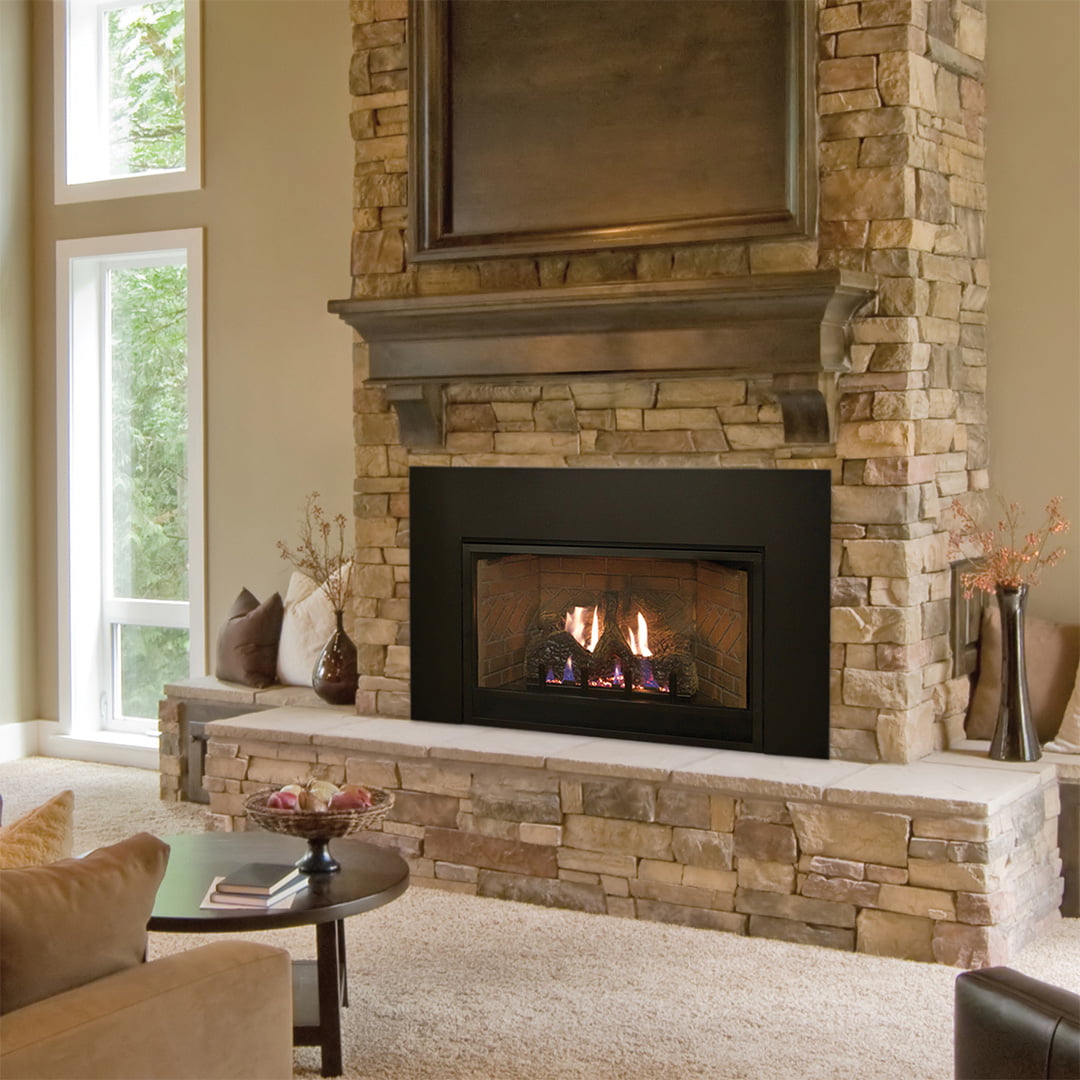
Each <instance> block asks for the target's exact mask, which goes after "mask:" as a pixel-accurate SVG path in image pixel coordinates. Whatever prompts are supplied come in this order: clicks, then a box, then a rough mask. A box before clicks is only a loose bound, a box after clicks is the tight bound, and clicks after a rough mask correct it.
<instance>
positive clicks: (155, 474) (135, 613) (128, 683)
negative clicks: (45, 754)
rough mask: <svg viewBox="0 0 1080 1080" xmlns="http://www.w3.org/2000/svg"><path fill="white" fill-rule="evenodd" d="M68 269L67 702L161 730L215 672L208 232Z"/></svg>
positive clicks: (73, 722)
mask: <svg viewBox="0 0 1080 1080" xmlns="http://www.w3.org/2000/svg"><path fill="white" fill-rule="evenodd" d="M57 276H58V280H57V295H58V301H59V303H58V311H59V326H58V331H59V333H58V341H59V343H60V348H59V349H58V355H59V357H60V370H59V372H58V387H59V391H60V416H59V430H60V432H61V453H60V469H61V476H60V483H59V490H60V493H61V494H60V498H61V506H60V522H61V534H62V535H61V544H60V550H61V555H60V559H61V566H60V582H61V596H62V597H63V601H62V604H63V605H64V606H66V612H63V613H62V614H64V615H66V619H65V620H64V621H65V622H66V625H67V635H66V644H67V654H68V655H67V656H66V657H64V658H62V673H61V678H62V690H63V691H64V692H63V694H62V698H64V699H66V701H65V702H64V704H63V705H62V708H63V709H65V711H66V719H67V722H68V730H69V731H70V732H71V733H72V734H81V735H86V734H88V733H92V732H94V731H99V730H112V731H127V732H137V733H144V734H151V733H153V732H154V731H155V730H156V727H157V705H158V700H159V699H160V697H161V692H162V687H163V686H164V685H165V683H167V682H172V681H175V680H177V679H182V678H187V677H188V676H189V675H198V674H202V673H203V670H204V666H205V648H204V642H203V636H204V635H203V631H202V626H203V608H204V604H203V596H204V584H203V578H204V573H203V562H204V560H203V551H202V536H203V459H202V230H200V229H184V230H178V231H174V232H161V233H144V234H141V235H133V236H115V237H104V238H98V239H89V240H65V241H61V242H60V243H59V244H58V245H57ZM65 438H66V445H64V442H65ZM65 676H66V685H65Z"/></svg>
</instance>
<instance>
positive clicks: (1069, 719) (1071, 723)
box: [1046, 671, 1080, 754]
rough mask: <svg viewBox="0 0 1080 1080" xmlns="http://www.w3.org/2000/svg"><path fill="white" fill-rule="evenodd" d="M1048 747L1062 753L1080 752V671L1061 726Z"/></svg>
mask: <svg viewBox="0 0 1080 1080" xmlns="http://www.w3.org/2000/svg"><path fill="white" fill-rule="evenodd" d="M1046 749H1047V750H1057V751H1058V752H1059V753H1062V754H1080V671H1078V672H1077V673H1076V683H1075V685H1074V686H1073V692H1072V696H1071V697H1070V698H1069V704H1068V705H1066V706H1065V715H1064V717H1063V718H1062V720H1061V727H1060V728H1058V733H1057V734H1056V735H1055V736H1054V738H1053V741H1052V742H1048V743H1047V744H1046Z"/></svg>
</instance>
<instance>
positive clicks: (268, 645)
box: [214, 589, 284, 689]
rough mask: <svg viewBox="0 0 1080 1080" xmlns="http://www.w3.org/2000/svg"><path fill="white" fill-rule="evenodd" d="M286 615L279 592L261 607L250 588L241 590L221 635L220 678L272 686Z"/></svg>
mask: <svg viewBox="0 0 1080 1080" xmlns="http://www.w3.org/2000/svg"><path fill="white" fill-rule="evenodd" d="M283 615H284V606H283V605H282V602H281V594H280V593H274V595H273V596H271V597H270V598H269V599H268V600H264V601H263V602H262V603H261V604H260V603H259V601H258V600H257V599H256V598H255V597H254V596H253V595H252V593H250V592H249V591H248V590H247V589H241V590H240V595H239V596H238V597H237V598H236V600H235V601H234V603H233V606H232V607H231V608H230V609H229V613H228V615H226V616H225V622H224V624H223V625H222V627H221V630H220V632H219V633H218V640H217V666H216V667H215V669H214V673H215V674H216V675H217V677H218V678H219V679H224V680H226V682H235V683H241V684H242V685H243V686H254V687H257V688H259V689H262V688H263V687H265V686H271V685H272V684H273V683H274V682H275V681H276V680H277V655H278V639H279V638H280V636H281V619H282V616H283Z"/></svg>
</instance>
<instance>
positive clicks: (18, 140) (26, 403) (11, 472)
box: [0, 0, 34, 724]
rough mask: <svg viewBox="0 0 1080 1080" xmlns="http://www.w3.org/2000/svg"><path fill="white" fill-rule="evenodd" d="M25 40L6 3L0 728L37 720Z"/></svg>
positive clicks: (2, 32) (1, 102)
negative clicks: (23, 721)
mask: <svg viewBox="0 0 1080 1080" xmlns="http://www.w3.org/2000/svg"><path fill="white" fill-rule="evenodd" d="M29 44H30V4H29V0H7V2H4V3H0V596H2V600H0V724H6V723H12V722H15V721H22V720H32V719H33V718H34V678H33V672H34V666H33V665H34V648H33V643H34V594H33V581H34V545H33V514H32V512H31V506H32V496H31V490H32V487H31V485H32V482H33V470H32V466H31V461H32V457H31V454H32V446H33V441H32V440H33V422H32V417H33V407H32V406H33V397H32V394H33V351H32V337H31V332H32V326H31V318H30V265H31V247H30V243H31V239H30V207H31V191H30V67H29V64H28V60H29Z"/></svg>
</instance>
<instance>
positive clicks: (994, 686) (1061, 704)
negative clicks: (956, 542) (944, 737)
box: [965, 604, 1080, 742]
mask: <svg viewBox="0 0 1080 1080" xmlns="http://www.w3.org/2000/svg"><path fill="white" fill-rule="evenodd" d="M1024 656H1025V659H1026V662H1027V682H1028V697H1029V698H1030V700H1031V717H1032V719H1033V720H1034V721H1035V728H1036V730H1037V732H1038V735H1039V741H1040V742H1046V741H1047V740H1048V739H1052V738H1053V737H1054V736H1055V735H1056V734H1057V732H1058V728H1059V727H1060V726H1061V718H1062V716H1063V715H1064V713H1065V705H1066V704H1067V702H1068V700H1069V692H1070V691H1071V689H1072V685H1073V681H1074V680H1075V678H1076V666H1077V661H1078V659H1080V627H1078V626H1066V625H1063V624H1061V623H1055V622H1051V621H1049V620H1048V619H1039V618H1035V617H1033V616H1031V615H1028V616H1026V617H1025V619H1024ZM1000 701H1001V616H1000V615H999V613H998V610H997V606H996V604H991V605H988V606H987V608H986V610H985V611H984V612H983V621H982V629H981V630H980V632H979V675H978V680H977V682H976V683H975V691H974V693H973V694H972V696H971V705H970V706H969V708H968V715H967V722H966V724H965V729H966V732H967V736H968V738H969V739H992V738H993V736H994V728H995V727H996V726H997V715H998V705H999V703H1000Z"/></svg>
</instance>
